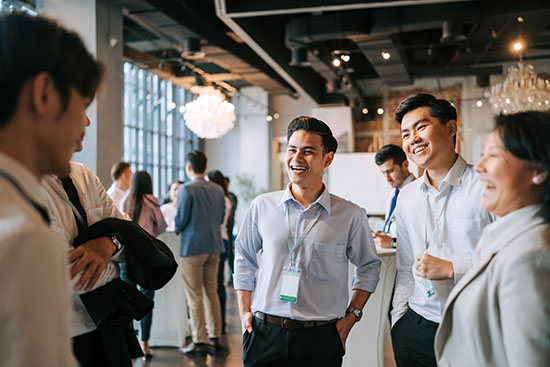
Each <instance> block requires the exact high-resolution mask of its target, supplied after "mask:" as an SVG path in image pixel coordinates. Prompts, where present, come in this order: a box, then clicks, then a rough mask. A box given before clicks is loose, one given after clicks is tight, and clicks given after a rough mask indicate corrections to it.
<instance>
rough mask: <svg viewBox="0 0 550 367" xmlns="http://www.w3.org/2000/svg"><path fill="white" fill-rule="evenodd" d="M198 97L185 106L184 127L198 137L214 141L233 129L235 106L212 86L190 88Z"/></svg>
mask: <svg viewBox="0 0 550 367" xmlns="http://www.w3.org/2000/svg"><path fill="white" fill-rule="evenodd" d="M191 92H193V93H196V94H198V95H199V97H198V98H197V99H195V100H194V101H192V102H189V103H187V104H186V105H185V113H184V115H183V118H184V119H185V125H187V127H188V128H189V130H191V131H192V132H194V133H195V134H196V135H197V136H198V137H200V138H203V139H216V138H219V137H221V136H223V135H225V134H226V133H227V132H228V131H229V130H231V129H232V128H233V127H235V120H236V116H235V106H234V105H233V104H231V103H230V102H227V101H226V100H225V98H224V95H223V94H222V93H221V92H220V91H219V90H217V89H215V88H214V87H212V86H208V87H199V86H195V87H193V88H191Z"/></svg>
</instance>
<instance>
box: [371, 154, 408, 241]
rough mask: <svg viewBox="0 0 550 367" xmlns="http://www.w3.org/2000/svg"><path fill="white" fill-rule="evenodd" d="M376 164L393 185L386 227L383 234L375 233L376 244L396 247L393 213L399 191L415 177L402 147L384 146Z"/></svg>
mask: <svg viewBox="0 0 550 367" xmlns="http://www.w3.org/2000/svg"><path fill="white" fill-rule="evenodd" d="M374 162H375V163H376V165H377V166H378V168H379V169H380V173H382V174H383V175H384V177H385V178H386V181H388V183H389V184H390V185H391V187H392V188H393V190H392V191H391V194H390V197H389V200H388V206H387V208H388V210H387V211H386V218H385V222H384V227H383V228H382V231H381V232H374V233H373V236H374V244H375V245H376V246H377V247H380V248H391V247H395V243H396V230H395V226H392V224H393V221H394V216H393V211H394V210H395V206H396V205H397V196H398V195H399V191H400V190H401V189H402V188H403V187H404V186H405V185H407V184H409V183H411V182H412V181H413V180H414V179H415V177H414V176H413V175H412V174H411V173H410V172H409V161H408V160H407V156H406V155H405V152H404V151H403V149H401V147H398V146H397V145H392V144H388V145H384V146H383V147H382V148H380V150H379V151H378V152H376V155H375V156H374Z"/></svg>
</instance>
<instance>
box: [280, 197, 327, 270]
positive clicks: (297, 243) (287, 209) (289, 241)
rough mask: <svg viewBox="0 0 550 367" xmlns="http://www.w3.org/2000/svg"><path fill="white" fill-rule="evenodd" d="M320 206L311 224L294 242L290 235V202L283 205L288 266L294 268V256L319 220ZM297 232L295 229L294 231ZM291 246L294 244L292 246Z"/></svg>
mask: <svg viewBox="0 0 550 367" xmlns="http://www.w3.org/2000/svg"><path fill="white" fill-rule="evenodd" d="M321 210H322V208H321V206H320V205H319V210H318V211H317V214H316V215H315V218H313V220H312V221H311V222H309V224H308V226H307V227H306V228H305V229H304V231H303V232H302V234H301V235H300V237H299V238H298V240H296V241H294V240H293V237H292V233H290V202H288V203H287V205H285V217H286V221H285V227H286V244H287V246H288V251H289V253H290V266H291V267H292V266H294V265H295V263H296V254H297V253H298V251H299V250H300V247H301V246H302V243H303V242H304V239H305V238H306V236H307V235H308V234H309V232H310V231H311V229H312V228H313V226H314V225H315V223H317V221H318V220H319V217H320V216H321ZM296 230H297V229H296ZM291 244H294V246H292V245H291Z"/></svg>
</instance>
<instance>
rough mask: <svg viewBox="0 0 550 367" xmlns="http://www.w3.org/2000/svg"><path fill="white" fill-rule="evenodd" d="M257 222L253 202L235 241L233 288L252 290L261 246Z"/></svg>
mask: <svg viewBox="0 0 550 367" xmlns="http://www.w3.org/2000/svg"><path fill="white" fill-rule="evenodd" d="M257 223H258V222H257V210H256V206H255V205H254V202H253V203H252V205H251V206H250V208H249V209H248V212H247V213H246V216H245V219H244V221H243V225H242V226H241V230H240V232H239V235H238V236H237V240H236V242H235V274H234V275H233V282H234V285H235V290H244V291H254V288H255V285H256V272H257V270H258V260H257V254H258V251H260V249H261V248H262V237H261V235H260V232H259V231H258V224H257Z"/></svg>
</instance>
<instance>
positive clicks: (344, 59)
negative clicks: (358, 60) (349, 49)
mask: <svg viewBox="0 0 550 367" xmlns="http://www.w3.org/2000/svg"><path fill="white" fill-rule="evenodd" d="M340 58H341V59H342V61H343V62H348V61H349V60H350V59H351V56H350V55H340Z"/></svg>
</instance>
